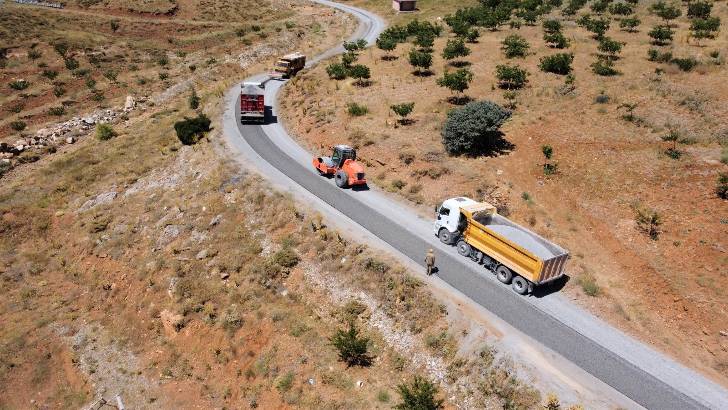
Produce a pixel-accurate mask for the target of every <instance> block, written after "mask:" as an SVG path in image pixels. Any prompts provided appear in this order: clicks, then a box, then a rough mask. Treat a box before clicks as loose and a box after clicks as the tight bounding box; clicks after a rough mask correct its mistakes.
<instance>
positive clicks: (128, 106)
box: [124, 95, 136, 112]
mask: <svg viewBox="0 0 728 410" xmlns="http://www.w3.org/2000/svg"><path fill="white" fill-rule="evenodd" d="M135 105H136V101H134V97H132V96H131V95H127V96H126V102H124V111H126V112H129V111H131V110H133V109H134V106H135Z"/></svg>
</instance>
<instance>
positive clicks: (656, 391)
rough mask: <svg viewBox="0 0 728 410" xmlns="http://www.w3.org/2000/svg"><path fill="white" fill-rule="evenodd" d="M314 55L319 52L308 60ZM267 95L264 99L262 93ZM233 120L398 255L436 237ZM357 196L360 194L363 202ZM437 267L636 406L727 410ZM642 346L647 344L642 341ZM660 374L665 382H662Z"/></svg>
mask: <svg viewBox="0 0 728 410" xmlns="http://www.w3.org/2000/svg"><path fill="white" fill-rule="evenodd" d="M314 1H317V2H319V3H322V4H325V5H329V6H332V7H337V8H339V9H341V10H344V11H347V12H352V13H353V14H355V16H356V17H357V18H358V19H359V20H360V21H362V25H361V26H360V28H359V30H358V32H357V33H356V37H359V38H367V39H368V40H369V41H370V42H371V41H372V40H373V39H374V38H376V36H377V35H378V33H379V32H380V31H381V30H382V28H383V23H382V21H381V19H379V18H378V17H377V16H374V15H372V14H371V13H368V12H365V11H363V10H359V9H355V8H353V7H351V6H345V5H339V4H337V3H334V2H330V1H318V0H314ZM339 51H341V48H340V47H338V48H336V49H332V50H329V51H328V52H326V53H325V56H332V55H335V54H336V53H337V52H339ZM320 60H321V58H320V57H319V58H316V59H314V60H312V61H314V62H315V61H320ZM257 77H258V78H260V77H259V76H257ZM272 88H273V89H274V91H272V94H273V97H274V96H275V94H277V90H278V89H279V88H280V84H276V85H275V86H274V87H272ZM266 98H268V101H270V97H269V96H268V95H267V96H266ZM236 101H237V99H236ZM238 104H239V102H238ZM274 108H275V107H274ZM235 112H236V113H237V112H239V109H237V108H236V110H235ZM232 120H235V121H236V127H237V129H238V131H239V135H240V138H242V139H243V140H244V142H245V143H247V145H249V147H250V148H252V150H253V151H254V152H255V154H256V155H258V156H259V157H260V159H262V160H264V161H265V162H267V163H268V164H270V165H271V166H273V167H274V168H276V169H277V170H278V171H280V172H281V173H282V174H284V175H285V176H287V177H288V178H290V179H291V180H293V181H294V182H295V183H296V184H298V185H299V186H300V187H302V188H303V189H305V190H306V191H308V192H310V193H311V194H313V195H315V196H316V197H318V198H320V199H321V200H323V201H324V202H326V203H327V204H329V205H330V206H332V207H334V208H336V209H337V210H338V211H339V212H341V213H342V214H343V215H345V216H346V217H348V218H350V219H351V220H352V221H354V222H356V223H358V224H359V225H361V226H362V227H364V228H365V229H366V230H368V231H369V232H371V233H372V234H374V235H376V236H377V237H378V238H380V239H382V240H383V241H385V242H386V243H388V244H389V245H391V246H392V247H393V248H395V249H396V250H398V251H399V252H401V253H402V254H404V255H406V256H407V257H409V258H410V259H412V260H414V261H420V260H421V259H422V257H423V255H424V253H425V251H426V249H427V248H429V247H432V237H434V234H431V236H432V237H430V238H427V237H425V236H423V235H426V234H423V233H422V232H421V231H416V232H413V230H412V229H409V228H408V227H406V226H403V225H402V224H401V223H402V221H405V220H406V219H407V218H406V217H405V215H401V218H400V215H396V214H395V215H393V214H392V213H391V212H382V210H381V209H376V208H375V207H372V206H371V205H370V203H371V200H370V201H367V200H366V198H367V197H368V196H372V195H379V193H377V192H375V191H374V190H372V191H358V192H352V191H351V190H341V189H339V188H337V187H336V186H335V185H334V184H333V183H332V182H331V181H330V180H327V179H326V178H322V177H321V176H319V175H317V174H316V173H315V172H314V171H313V167H312V166H306V165H305V164H304V163H303V162H302V161H301V158H300V155H299V156H298V157H297V158H294V157H292V156H291V155H289V153H291V151H292V150H286V152H284V150H282V149H281V142H280V138H278V142H276V141H274V139H275V138H277V137H275V136H274V135H273V134H274V133H281V132H284V131H283V128H282V127H281V126H280V125H279V124H273V125H272V126H271V125H266V126H260V125H243V124H240V121H239V117H237V116H235V118H227V117H226V118H225V121H226V122H228V121H232ZM227 125H228V124H226V126H227ZM289 144H290V142H289ZM241 155H242V154H241ZM357 198H361V200H359V199H357ZM368 202H369V203H368ZM438 268H439V272H438V276H439V277H440V278H441V279H442V280H444V281H446V282H447V283H449V284H450V285H452V286H453V287H454V288H456V289H458V290H459V291H461V292H462V293H463V294H465V295H466V296H468V297H469V298H471V299H472V300H473V301H475V302H477V303H478V304H480V305H482V306H483V307H485V308H486V309H487V310H489V311H491V312H492V313H494V314H495V315H497V316H498V317H500V318H502V319H503V320H505V321H506V322H508V323H509V324H510V325H512V326H513V327H515V328H516V329H518V330H520V331H521V332H523V333H525V334H527V335H529V336H530V337H532V338H533V339H534V340H536V341H538V342H539V343H541V344H543V345H545V346H547V347H548V348H550V349H551V350H553V351H554V352H556V353H558V354H560V355H561V356H563V357H564V358H566V359H567V360H569V361H571V362H573V363H574V364H576V365H577V366H579V367H580V368H582V369H583V370H585V371H586V372H588V373H590V374H592V375H593V376H595V377H596V378H598V379H600V380H602V381H603V382H605V383H606V384H608V385H610V386H612V387H613V388H614V389H616V390H617V391H619V392H621V393H622V394H624V395H625V396H627V397H629V398H630V399H632V400H633V401H634V402H636V403H638V404H640V405H641V406H644V407H646V408H649V409H680V410H686V409H701V408H715V409H720V408H723V409H726V408H728V400H726V401H724V400H725V398H726V397H728V395H726V392H725V391H724V390H723V389H721V388H720V387H718V386H717V385H714V384H712V383H711V382H708V381H707V380H704V379H702V377H700V376H697V374H695V373H694V372H692V371H690V370H688V369H684V368H682V367H681V366H680V365H678V364H676V363H674V362H672V361H670V360H669V359H667V358H665V357H664V356H660V355H659V354H656V353H655V357H656V358H657V359H655V360H658V361H661V360H664V361H666V363H664V364H663V363H652V364H650V365H649V367H650V372H647V371H645V370H643V369H642V368H641V367H639V366H637V365H635V364H634V362H635V360H634V359H633V358H632V359H631V360H627V359H625V357H623V356H626V355H624V354H623V353H621V352H620V354H618V353H615V352H614V351H612V350H610V349H608V348H606V347H604V345H603V344H604V343H600V341H599V340H595V338H593V337H587V336H586V335H585V333H587V332H583V331H579V330H577V328H576V327H575V326H573V324H569V325H567V324H565V323H564V321H563V320H562V319H560V315H559V314H558V312H557V313H556V314H554V312H549V311H547V310H545V309H542V308H539V306H537V305H536V304H534V303H533V302H529V299H528V298H524V297H520V296H517V295H516V294H515V293H514V292H512V291H511V290H510V289H509V288H508V287H505V286H503V285H502V284H500V283H498V282H496V281H493V280H484V278H483V274H484V269H483V268H479V267H476V266H474V264H472V263H470V261H469V260H467V259H465V258H461V257H459V256H457V254H456V253H453V252H449V253H447V252H438ZM549 297H550V296H546V297H545V298H549ZM589 323H599V322H597V321H594V322H589ZM603 326H605V327H606V328H607V331H609V329H608V328H609V327H608V325H606V324H603ZM615 332H616V331H615ZM640 348H641V349H648V348H646V347H644V346H641V347H640ZM650 354H651V353H650ZM653 361H654V360H653ZM663 365H664V367H662V368H664V369H666V372H665V373H671V374H672V373H675V374H677V375H678V376H679V375H680V374H681V372H682V373H684V374H685V377H687V378H688V379H687V380H682V381H680V379H682V378H681V377H677V378H676V377H672V378H667V377H661V374H660V372H661V371H660V369H661V367H660V366H663ZM667 370H669V372H667ZM666 379H667V380H668V381H669V382H670V383H666V382H665V380H666ZM692 387H695V388H694V389H693V388H692Z"/></svg>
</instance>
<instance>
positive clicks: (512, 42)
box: [501, 34, 530, 58]
mask: <svg viewBox="0 0 728 410" xmlns="http://www.w3.org/2000/svg"><path fill="white" fill-rule="evenodd" d="M529 47H530V46H529V44H528V41H526V39H525V38H523V37H522V36H519V35H518V34H511V35H509V36H508V37H506V38H505V39H504V40H503V42H502V46H501V50H503V53H504V54H505V55H506V58H514V57H525V56H526V54H527V53H528V49H529Z"/></svg>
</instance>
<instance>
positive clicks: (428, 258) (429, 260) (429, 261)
mask: <svg viewBox="0 0 728 410" xmlns="http://www.w3.org/2000/svg"><path fill="white" fill-rule="evenodd" d="M425 264H426V265H427V276H430V275H432V271H433V270H434V269H435V252H433V251H432V249H430V250H428V251H427V254H426V255H425Z"/></svg>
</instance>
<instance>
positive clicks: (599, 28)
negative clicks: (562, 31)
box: [577, 14, 609, 39]
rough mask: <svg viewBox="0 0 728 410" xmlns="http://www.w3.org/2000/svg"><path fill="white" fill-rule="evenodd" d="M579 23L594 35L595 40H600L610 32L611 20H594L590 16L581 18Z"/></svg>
mask: <svg viewBox="0 0 728 410" xmlns="http://www.w3.org/2000/svg"><path fill="white" fill-rule="evenodd" d="M577 23H578V24H579V25H580V26H582V27H584V28H585V29H587V30H588V31H590V32H591V33H593V34H594V38H596V39H600V38H602V36H604V33H606V32H607V30H609V19H607V18H598V19H593V18H591V17H590V16H589V15H588V14H586V15H584V16H583V17H581V18H580V19H579V20H578V21H577Z"/></svg>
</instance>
